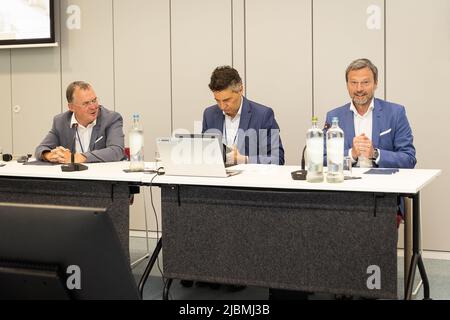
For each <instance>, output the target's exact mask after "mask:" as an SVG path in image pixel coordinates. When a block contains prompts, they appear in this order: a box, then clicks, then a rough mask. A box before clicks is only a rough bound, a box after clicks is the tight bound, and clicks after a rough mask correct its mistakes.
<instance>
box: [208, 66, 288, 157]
mask: <svg viewBox="0 0 450 320" xmlns="http://www.w3.org/2000/svg"><path fill="white" fill-rule="evenodd" d="M209 88H210V89H211V91H212V92H213V94H214V98H215V100H216V101H217V104H216V105H214V106H211V107H209V108H207V109H206V110H205V111H204V113H203V130H202V131H203V132H204V133H205V132H206V133H208V132H209V133H211V132H214V133H221V134H222V136H223V141H224V144H225V145H226V146H227V150H228V151H227V163H231V164H238V163H261V164H275V165H284V149H283V144H282V142H281V138H280V128H279V127H278V124H277V121H276V120H275V116H274V112H273V110H272V109H271V108H269V107H266V106H263V105H261V104H258V103H256V102H253V101H250V100H248V99H247V98H245V97H244V96H243V85H242V80H241V77H240V76H239V73H238V72H237V71H236V70H235V69H233V68H231V67H229V66H224V67H218V68H216V69H215V70H214V72H213V74H212V76H211V83H210V84H209Z"/></svg>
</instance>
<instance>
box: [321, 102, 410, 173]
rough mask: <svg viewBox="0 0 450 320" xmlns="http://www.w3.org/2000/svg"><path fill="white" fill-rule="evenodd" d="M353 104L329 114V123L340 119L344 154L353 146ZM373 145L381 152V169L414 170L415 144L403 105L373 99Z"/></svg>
mask: <svg viewBox="0 0 450 320" xmlns="http://www.w3.org/2000/svg"><path fill="white" fill-rule="evenodd" d="M350 105H351V104H350V103H349V104H347V105H345V106H343V107H340V108H336V109H334V110H331V111H330V112H328V114H327V120H326V121H327V123H330V124H331V122H332V119H333V117H338V118H339V127H341V129H342V130H344V138H345V142H344V150H345V151H344V154H345V155H347V154H348V150H349V149H350V148H351V147H352V145H353V138H354V137H355V122H354V113H353V111H351V110H350ZM372 144H373V146H374V148H377V149H379V150H380V161H379V163H378V166H379V167H380V168H404V169H412V168H414V167H415V165H416V163H417V160H416V149H415V148H414V145H413V135H412V130H411V127H410V126H409V122H408V119H407V118H406V112H405V108H404V107H403V106H401V105H398V104H394V103H391V102H387V101H384V100H380V99H375V100H374V110H373V120H372Z"/></svg>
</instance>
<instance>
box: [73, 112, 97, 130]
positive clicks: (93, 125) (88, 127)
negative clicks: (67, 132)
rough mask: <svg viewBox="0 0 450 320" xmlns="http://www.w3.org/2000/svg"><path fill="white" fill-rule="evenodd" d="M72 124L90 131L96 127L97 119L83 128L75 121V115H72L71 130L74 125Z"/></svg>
mask: <svg viewBox="0 0 450 320" xmlns="http://www.w3.org/2000/svg"><path fill="white" fill-rule="evenodd" d="M74 124H78V127H79V128H84V129H90V128H93V127H95V126H96V124H97V119H95V120H94V122H92V123H90V124H88V126H87V127H85V126H83V125H82V124H81V123H79V122H78V121H77V118H76V117H75V113H72V120H71V121H70V127H71V128H73V125H74Z"/></svg>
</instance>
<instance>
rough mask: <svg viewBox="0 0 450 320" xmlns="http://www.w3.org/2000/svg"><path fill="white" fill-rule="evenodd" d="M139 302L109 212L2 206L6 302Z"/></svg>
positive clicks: (1, 283) (0, 253)
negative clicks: (46, 300)
mask: <svg viewBox="0 0 450 320" xmlns="http://www.w3.org/2000/svg"><path fill="white" fill-rule="evenodd" d="M139 297H140V296H139V293H138V290H137V286H136V282H135V280H134V278H133V275H132V273H131V269H130V265H129V262H128V258H127V257H125V255H124V253H123V249H122V247H121V244H120V242H119V238H118V236H117V234H116V231H115V229H114V226H113V224H112V222H111V220H110V218H109V216H108V214H107V209H96V208H81V207H60V206H38V205H22V204H11V203H0V300H4V299H8V300H9V299H12V300H16V299H22V300H28V299H39V300H41V299H51V300H54V299H55V300H56V299H57V300H59V299H64V300H65V299H95V300H97V299H101V300H103V299H108V300H109V299H111V300H116V299H127V300H128V299H139Z"/></svg>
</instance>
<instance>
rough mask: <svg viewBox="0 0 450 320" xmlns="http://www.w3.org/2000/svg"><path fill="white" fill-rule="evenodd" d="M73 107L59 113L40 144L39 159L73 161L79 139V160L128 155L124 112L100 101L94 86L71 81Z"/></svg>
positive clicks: (69, 90) (70, 103)
mask: <svg viewBox="0 0 450 320" xmlns="http://www.w3.org/2000/svg"><path fill="white" fill-rule="evenodd" d="M66 97H67V102H68V108H69V111H67V112H65V113H62V114H60V115H57V116H56V117H55V118H54V119H53V126H52V128H51V130H50V132H49V133H48V134H47V136H46V137H45V138H44V140H43V141H42V142H41V144H40V145H39V146H38V147H37V148H36V152H35V156H36V159H38V160H42V161H48V162H52V163H61V164H63V163H70V160H71V152H70V150H72V147H73V144H74V143H75V151H76V153H75V162H76V163H86V162H113V161H120V160H122V159H123V158H124V134H123V119H122V116H121V115H120V114H119V113H117V112H114V111H110V110H108V109H106V108H105V107H103V106H101V105H100V104H99V101H98V98H97V96H96V94H95V91H94V89H93V88H92V86H91V85H90V84H88V83H86V82H82V81H77V82H73V83H71V84H70V85H69V86H68V87H67V90H66Z"/></svg>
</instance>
